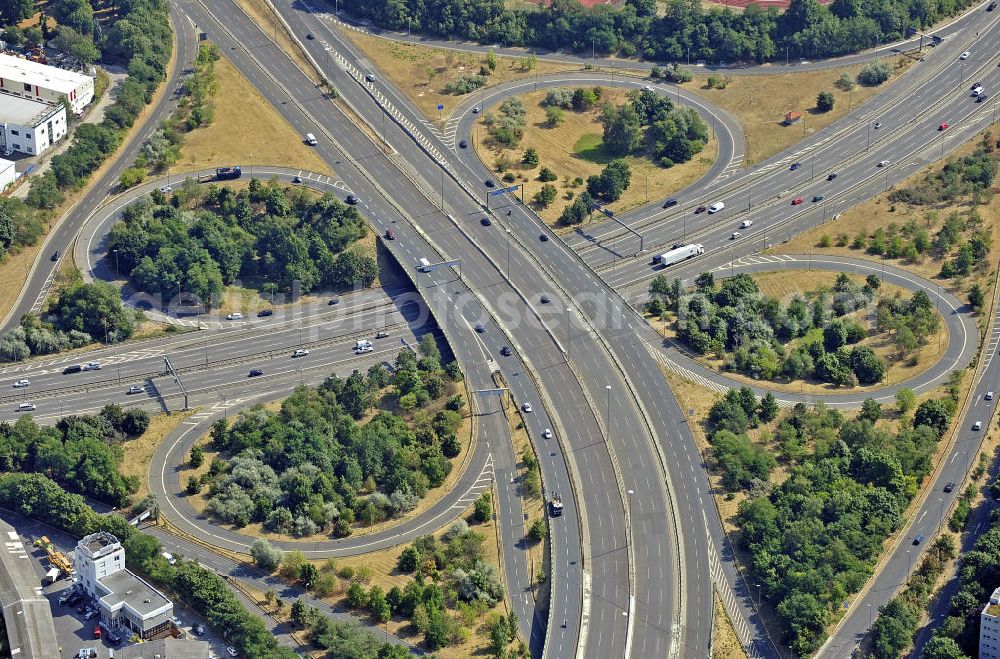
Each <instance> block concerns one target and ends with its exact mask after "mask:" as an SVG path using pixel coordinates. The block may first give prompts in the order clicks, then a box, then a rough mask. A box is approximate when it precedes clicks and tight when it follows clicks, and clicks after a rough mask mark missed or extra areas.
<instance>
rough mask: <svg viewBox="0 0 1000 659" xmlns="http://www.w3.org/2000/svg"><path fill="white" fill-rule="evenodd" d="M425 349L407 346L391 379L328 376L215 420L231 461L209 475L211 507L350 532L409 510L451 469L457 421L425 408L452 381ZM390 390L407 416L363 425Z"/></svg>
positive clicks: (295, 528) (238, 519) (384, 375)
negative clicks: (231, 418)
mask: <svg viewBox="0 0 1000 659" xmlns="http://www.w3.org/2000/svg"><path fill="white" fill-rule="evenodd" d="M422 345H424V346H425V347H427V348H428V350H425V352H424V357H422V358H421V359H419V360H417V358H416V356H415V355H414V354H413V352H412V351H410V350H408V349H406V350H403V351H402V352H401V353H400V356H399V357H398V358H397V360H396V370H395V372H394V373H393V374H392V375H391V376H390V375H389V373H388V372H387V370H386V369H385V367H383V366H382V365H381V364H379V365H375V366H372V367H371V368H370V369H369V371H368V374H367V375H363V374H361V373H359V372H358V371H355V372H354V373H353V374H352V375H351V376H349V377H348V378H346V379H342V378H339V377H337V376H331V377H329V378H327V379H326V381H325V382H324V383H323V384H322V385H320V386H319V387H317V388H307V387H298V388H297V389H296V390H295V391H294V392H293V393H292V395H291V396H290V397H289V398H287V399H285V401H284V402H283V403H282V406H281V410H280V411H279V412H269V411H267V410H264V409H263V408H261V407H255V408H252V409H250V410H248V411H246V412H244V413H242V414H241V415H240V416H239V417H238V418H237V419H236V421H235V422H234V423H233V424H232V425H228V424H227V423H225V421H221V422H217V424H216V425H215V426H214V427H213V430H212V446H213V448H214V449H216V450H219V451H224V452H226V453H228V454H231V455H232V456H233V457H232V459H231V460H229V462H228V465H225V464H223V465H220V468H218V469H216V470H215V471H214V473H213V471H212V470H210V471H209V474H208V476H207V480H208V481H209V482H210V483H211V485H210V488H209V494H210V496H211V498H210V499H209V502H208V512H209V513H210V514H212V515H213V516H215V517H216V518H218V519H221V520H223V521H225V522H228V523H230V524H234V525H236V526H245V525H246V524H249V523H251V522H261V523H263V525H264V528H265V529H267V530H269V531H272V532H276V533H290V534H293V535H297V536H310V535H313V534H315V533H319V532H331V531H332V532H333V533H334V534H335V535H337V536H346V535H349V534H350V533H351V524H353V523H360V524H364V525H372V524H375V523H377V522H380V521H383V520H385V519H387V518H390V517H398V516H400V515H403V514H405V513H407V512H409V511H410V510H412V509H413V508H415V507H416V505H417V503H418V502H419V500H420V499H421V498H422V497H423V496H424V495H425V494H426V493H427V491H428V490H429V489H431V488H435V487H438V486H440V485H441V484H442V483H443V482H444V479H445V478H446V477H447V475H448V473H449V472H450V471H451V466H452V465H451V461H450V459H451V458H454V457H456V456H457V455H458V453H459V449H460V444H459V441H458V438H457V436H456V432H457V429H458V426H459V425H460V423H461V420H462V416H461V414H460V413H459V412H458V411H456V410H454V409H448V408H447V406H446V407H445V408H444V409H440V410H438V411H437V412H435V413H433V414H432V413H431V412H429V411H427V410H426V409H424V408H425V407H426V406H427V405H428V403H430V402H431V401H432V400H437V399H440V398H442V397H444V396H448V395H450V394H451V390H452V388H453V386H452V385H451V384H450V383H449V379H450V376H449V375H447V374H446V373H445V371H444V370H442V369H441V367H440V362H439V360H440V356H439V355H438V354H437V353H436V348H434V349H433V350H431V349H429V348H430V347H431V346H432V345H433V341H432V340H431V341H424V342H423V343H422ZM387 386H391V388H392V390H393V392H392V394H388V395H389V396H392V395H393V394H394V396H395V400H396V402H397V404H398V405H399V406H400V407H401V408H403V409H409V410H412V418H411V419H410V420H409V422H408V421H407V419H404V418H403V417H402V416H400V415H397V414H392V413H389V412H386V411H380V412H378V413H377V414H376V415H375V416H374V417H373V418H372V419H371V420H370V421H368V422H367V423H365V424H363V425H359V424H358V423H357V421H356V419H360V418H361V417H363V416H365V415H366V414H367V412H368V410H370V409H371V408H373V407H374V406H375V404H376V401H377V398H378V397H379V396H380V395H381V394H382V390H383V389H385V388H386V387H387ZM197 489H198V490H200V487H198V488H197ZM196 491H197V490H196Z"/></svg>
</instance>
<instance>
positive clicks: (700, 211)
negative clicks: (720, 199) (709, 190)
mask: <svg viewBox="0 0 1000 659" xmlns="http://www.w3.org/2000/svg"><path fill="white" fill-rule="evenodd" d="M707 210H708V209H707V208H706V207H704V206H699V207H698V208H696V209H694V212H695V215H697V214H698V213H704V212H705V211H707Z"/></svg>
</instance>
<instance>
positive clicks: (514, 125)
mask: <svg viewBox="0 0 1000 659" xmlns="http://www.w3.org/2000/svg"><path fill="white" fill-rule="evenodd" d="M527 116H528V111H527V110H526V109H525V107H524V103H522V102H521V99H519V98H517V97H512V98H508V99H507V100H505V101H504V102H503V103H501V104H500V109H499V115H496V114H493V113H492V112H487V113H486V114H485V115H483V123H484V124H485V125H486V127H487V129H488V130H489V133H490V135H491V136H492V137H493V139H494V140H495V141H496V142H497V143H498V144H500V145H502V146H505V147H508V148H511V147H515V146H517V144H518V142H520V141H521V137H522V136H523V135H524V127H525V126H526V125H527Z"/></svg>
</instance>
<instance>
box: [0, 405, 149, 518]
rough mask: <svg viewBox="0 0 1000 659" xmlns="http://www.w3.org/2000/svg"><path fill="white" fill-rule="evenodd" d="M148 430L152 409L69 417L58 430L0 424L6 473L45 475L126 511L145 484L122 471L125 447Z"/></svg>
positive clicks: (27, 422)
mask: <svg viewBox="0 0 1000 659" xmlns="http://www.w3.org/2000/svg"><path fill="white" fill-rule="evenodd" d="M148 426H149V414H148V413H147V412H146V411H144V410H142V409H139V408H129V409H128V410H123V409H122V408H121V407H119V406H118V405H107V406H106V407H105V408H104V409H103V410H101V412H100V413H99V414H96V415H93V416H68V417H65V418H63V419H60V420H59V422H58V423H57V424H56V425H55V426H39V425H38V424H37V423H35V422H34V420H32V419H31V417H30V416H22V417H21V418H20V419H18V420H17V421H16V422H15V423H14V424H8V423H4V424H0V471H4V472H24V473H40V474H45V475H46V476H48V477H49V478H51V479H53V480H54V481H56V482H57V483H59V485H61V486H62V487H65V488H66V489H67V490H70V491H73V492H79V493H80V494H82V495H84V496H87V497H90V498H93V499H97V500H98V501H103V502H105V503H107V504H109V505H112V506H118V507H122V506H124V505H126V504H127V503H128V501H129V498H130V496H131V494H132V493H133V492H135V491H136V490H137V489H138V486H139V483H138V482H137V481H136V480H134V479H126V478H125V477H123V476H122V475H121V474H119V473H118V466H119V465H120V464H121V461H122V448H121V443H122V442H123V441H125V440H126V439H131V438H134V437H136V436H138V435H141V434H142V433H143V432H145V431H146V428H147V427H148Z"/></svg>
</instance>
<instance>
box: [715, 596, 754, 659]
mask: <svg viewBox="0 0 1000 659" xmlns="http://www.w3.org/2000/svg"><path fill="white" fill-rule="evenodd" d="M711 659H747V653H746V652H744V651H743V646H742V645H740V639H739V637H738V636H736V630H735V629H733V623H732V622H731V621H730V620H729V616H728V615H727V614H726V609H725V607H724V606H722V600H720V599H719V595H718V593H716V595H715V624H714V625H713V626H712V657H711Z"/></svg>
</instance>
